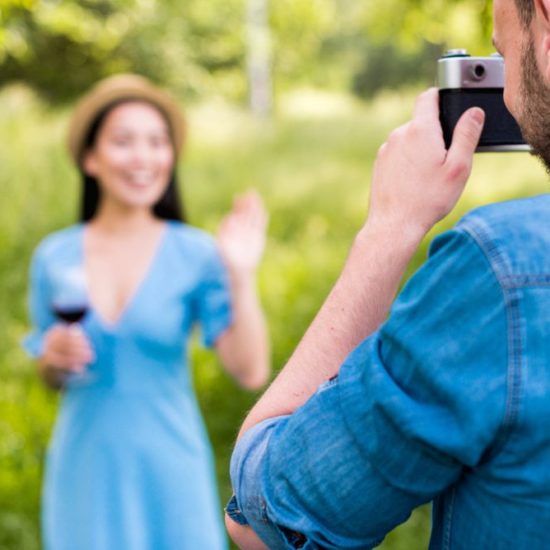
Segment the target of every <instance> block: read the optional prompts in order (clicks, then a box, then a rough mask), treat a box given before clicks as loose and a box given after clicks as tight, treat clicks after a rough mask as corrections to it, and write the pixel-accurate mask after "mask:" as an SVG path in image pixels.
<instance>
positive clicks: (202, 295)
mask: <svg viewBox="0 0 550 550" xmlns="http://www.w3.org/2000/svg"><path fill="white" fill-rule="evenodd" d="M195 307H196V315H197V317H198V320H199V322H200V325H201V331H202V341H203V344H204V345H205V346H207V347H212V346H213V345H214V344H215V343H216V340H217V339H218V337H219V336H220V335H221V334H222V333H223V332H224V331H225V330H226V329H227V328H228V327H229V325H230V324H231V321H232V315H231V295H230V289H229V277H228V274H227V271H226V269H225V266H224V265H223V262H222V259H221V257H220V255H219V253H218V251H217V249H216V247H215V245H214V244H213V243H212V245H211V247H209V251H208V256H207V258H206V259H205V263H204V270H203V275H202V280H201V283H200V285H199V288H198V292H197V295H196V300H195Z"/></svg>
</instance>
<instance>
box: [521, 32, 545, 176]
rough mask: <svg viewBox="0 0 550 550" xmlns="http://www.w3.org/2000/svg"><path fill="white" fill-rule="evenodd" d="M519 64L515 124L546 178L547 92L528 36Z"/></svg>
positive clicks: (531, 39)
mask: <svg viewBox="0 0 550 550" xmlns="http://www.w3.org/2000/svg"><path fill="white" fill-rule="evenodd" d="M521 61H522V62H521V84H520V94H521V97H520V98H519V100H520V101H519V105H520V107H519V114H518V124H519V126H520V128H521V131H522V134H523V137H524V139H525V141H526V142H527V143H529V145H531V147H532V148H533V153H534V154H535V155H536V156H538V157H539V158H540V159H541V161H542V162H543V163H544V166H545V167H546V171H547V172H548V173H549V174H550V88H549V86H548V85H547V84H546V82H545V81H544V78H543V76H542V74H541V71H540V69H539V67H538V65H537V60H536V55H535V45H534V41H533V37H532V36H529V37H528V38H527V40H526V41H525V43H524V45H523V48H522V53H521Z"/></svg>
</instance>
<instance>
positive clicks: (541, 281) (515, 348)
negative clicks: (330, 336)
mask: <svg viewBox="0 0 550 550" xmlns="http://www.w3.org/2000/svg"><path fill="white" fill-rule="evenodd" d="M231 477H232V481H233V487H234V489H235V494H236V499H237V502H238V503H239V508H240V510H241V511H242V513H243V514H244V517H245V518H246V520H248V522H249V523H250V524H251V526H252V527H253V528H254V529H255V530H256V531H257V532H258V534H259V535H260V537H262V539H263V540H264V541H265V542H266V544H267V545H268V546H269V547H270V548H272V549H275V550H276V549H279V548H281V549H282V548H305V549H310V548H311V549H317V548H327V549H336V548H357V549H358V548H362V549H363V548H372V547H374V546H376V545H378V544H379V543H380V542H381V540H382V539H383V538H384V536H385V535H386V534H387V533H388V532H389V531H390V530H392V529H393V528H394V527H395V526H397V525H398V524H400V523H402V522H403V521H405V520H406V519H407V517H408V516H409V514H410V513H411V511H412V510H413V509H414V508H415V507H417V506H419V505H420V504H422V503H425V502H430V501H432V502H433V530H432V536H431V542H430V548H431V549H453V550H459V549H464V550H472V549H474V550H478V549H485V548H490V549H491V550H505V549H506V550H508V549H511V548H513V549H515V550H523V549H525V550H527V549H529V550H537V549H547V548H550V196H548V195H544V196H540V197H536V198H532V199H526V200H521V201H512V202H508V203H501V204H498V205H492V206H488V207H484V208H481V209H478V210H475V211H473V212H472V213H470V214H469V215H467V216H466V217H465V218H464V219H463V220H461V221H460V223H459V224H458V225H457V226H456V227H455V228H454V229H453V230H452V231H449V232H447V233H445V234H443V235H441V236H440V237H438V238H437V239H436V240H435V241H434V243H433V244H432V247H431V249H430V257H429V259H428V261H427V262H426V263H425V264H424V266H423V267H422V268H421V269H420V270H419V271H418V272H417V273H416V274H415V275H414V277H412V278H411V280H410V281H409V282H408V284H407V285H406V286H405V288H404V289H403V291H402V292H401V294H400V296H399V297H398V299H397V300H396V302H395V304H394V306H393V308H392V311H391V314H390V316H389V319H388V321H387V322H386V323H385V324H384V325H383V326H382V327H381V328H380V330H379V331H378V332H376V333H375V334H373V335H371V336H370V337H369V338H367V339H366V340H365V341H364V342H363V343H362V344H361V345H360V346H359V347H358V348H356V349H355V350H354V351H353V352H352V353H351V354H350V356H349V357H348V358H347V359H346V361H345V362H344V364H343V365H342V368H341V370H340V374H339V376H338V378H337V379H335V380H333V381H331V382H329V383H328V384H325V385H323V386H321V387H320V388H319V390H318V391H317V393H316V394H315V395H314V396H313V397H312V398H311V399H310V400H309V401H308V402H307V403H306V404H305V405H304V406H303V407H301V408H300V409H299V410H298V411H296V412H295V413H294V414H293V415H291V416H289V417H281V418H275V419H269V420H266V421H264V422H263V423H261V424H258V425H257V426H255V427H254V428H253V429H251V430H250V431H249V432H247V433H246V434H245V436H244V437H243V438H242V439H241V441H239V443H238V445H237V447H236V449H235V452H234V455H233V459H232V464H231ZM289 533H290V534H293V533H300V534H302V535H303V537H302V538H299V539H298V544H296V542H293V538H292V537H291V536H289ZM294 541H296V539H294ZM304 541H305V542H304Z"/></svg>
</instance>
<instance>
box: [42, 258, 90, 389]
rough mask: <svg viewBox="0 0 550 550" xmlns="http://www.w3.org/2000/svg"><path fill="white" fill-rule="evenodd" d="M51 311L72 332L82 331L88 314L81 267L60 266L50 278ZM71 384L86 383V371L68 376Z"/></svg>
mask: <svg viewBox="0 0 550 550" xmlns="http://www.w3.org/2000/svg"><path fill="white" fill-rule="evenodd" d="M51 290H52V294H51V300H52V310H53V313H54V314H55V316H56V317H57V318H58V319H59V320H61V321H63V322H64V323H66V324H67V325H68V326H69V327H70V328H71V329H72V330H75V331H82V328H81V325H80V323H81V321H83V319H84V318H85V316H86V314H87V313H88V309H89V304H88V289H87V285H86V276H85V273H84V269H83V267H82V265H60V266H58V267H57V268H56V269H55V270H54V273H53V277H52V289H51ZM69 378H70V380H71V382H88V381H90V380H91V376H90V373H89V371H88V370H82V371H81V372H79V373H74V374H71V375H70V377H69Z"/></svg>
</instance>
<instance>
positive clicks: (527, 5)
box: [515, 0, 535, 27]
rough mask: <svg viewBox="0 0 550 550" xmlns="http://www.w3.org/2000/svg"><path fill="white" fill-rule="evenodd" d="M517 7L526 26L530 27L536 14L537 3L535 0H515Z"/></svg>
mask: <svg viewBox="0 0 550 550" xmlns="http://www.w3.org/2000/svg"><path fill="white" fill-rule="evenodd" d="M515 1H516V7H517V9H518V13H519V18H520V19H521V23H522V25H523V26H524V27H528V26H529V25H530V24H531V20H532V19H533V15H535V3H534V2H533V0H515Z"/></svg>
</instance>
